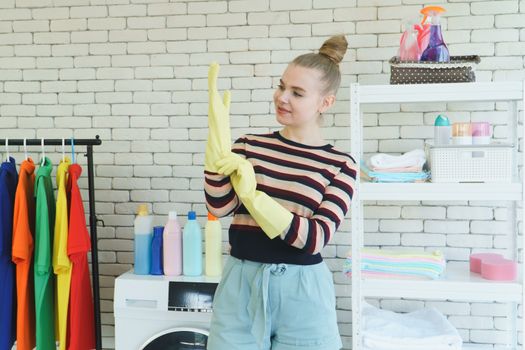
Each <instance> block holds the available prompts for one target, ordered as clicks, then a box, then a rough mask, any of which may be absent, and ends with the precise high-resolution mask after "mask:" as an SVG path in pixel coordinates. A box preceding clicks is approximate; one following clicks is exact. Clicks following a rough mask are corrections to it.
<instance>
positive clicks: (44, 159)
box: [40, 137, 46, 166]
mask: <svg viewBox="0 0 525 350" xmlns="http://www.w3.org/2000/svg"><path fill="white" fill-rule="evenodd" d="M40 144H41V146H42V164H41V165H40V166H44V164H45V162H46V150H45V149H44V138H43V137H42V138H41V139H40Z"/></svg>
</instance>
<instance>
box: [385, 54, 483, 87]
mask: <svg viewBox="0 0 525 350" xmlns="http://www.w3.org/2000/svg"><path fill="white" fill-rule="evenodd" d="M479 61H480V59H479V56H451V57H450V62H419V61H400V60H399V57H392V58H391V59H390V61H389V63H390V84H429V83H430V84H431V83H466V82H472V81H476V76H475V74H474V70H475V68H476V64H478V63H479Z"/></svg>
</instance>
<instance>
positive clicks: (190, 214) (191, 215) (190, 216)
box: [188, 210, 197, 220]
mask: <svg viewBox="0 0 525 350" xmlns="http://www.w3.org/2000/svg"><path fill="white" fill-rule="evenodd" d="M195 219H197V213H195V212H194V211H193V210H192V211H189V212H188V220H195Z"/></svg>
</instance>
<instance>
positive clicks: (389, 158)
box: [369, 149, 426, 169]
mask: <svg viewBox="0 0 525 350" xmlns="http://www.w3.org/2000/svg"><path fill="white" fill-rule="evenodd" d="M425 162H426V158H425V151H423V150H422V149H415V150H412V151H409V152H406V153H404V154H403V155H400V156H393V155H390V154H385V153H378V154H375V155H373V156H372V157H370V160H369V163H370V166H371V167H372V168H381V169H388V168H402V167H422V166H423V164H425Z"/></svg>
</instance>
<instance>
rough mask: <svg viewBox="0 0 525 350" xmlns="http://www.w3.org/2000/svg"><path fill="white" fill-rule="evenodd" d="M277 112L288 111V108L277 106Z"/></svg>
mask: <svg viewBox="0 0 525 350" xmlns="http://www.w3.org/2000/svg"><path fill="white" fill-rule="evenodd" d="M277 112H279V113H281V114H283V113H290V111H289V110H287V109H285V108H283V107H277Z"/></svg>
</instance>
